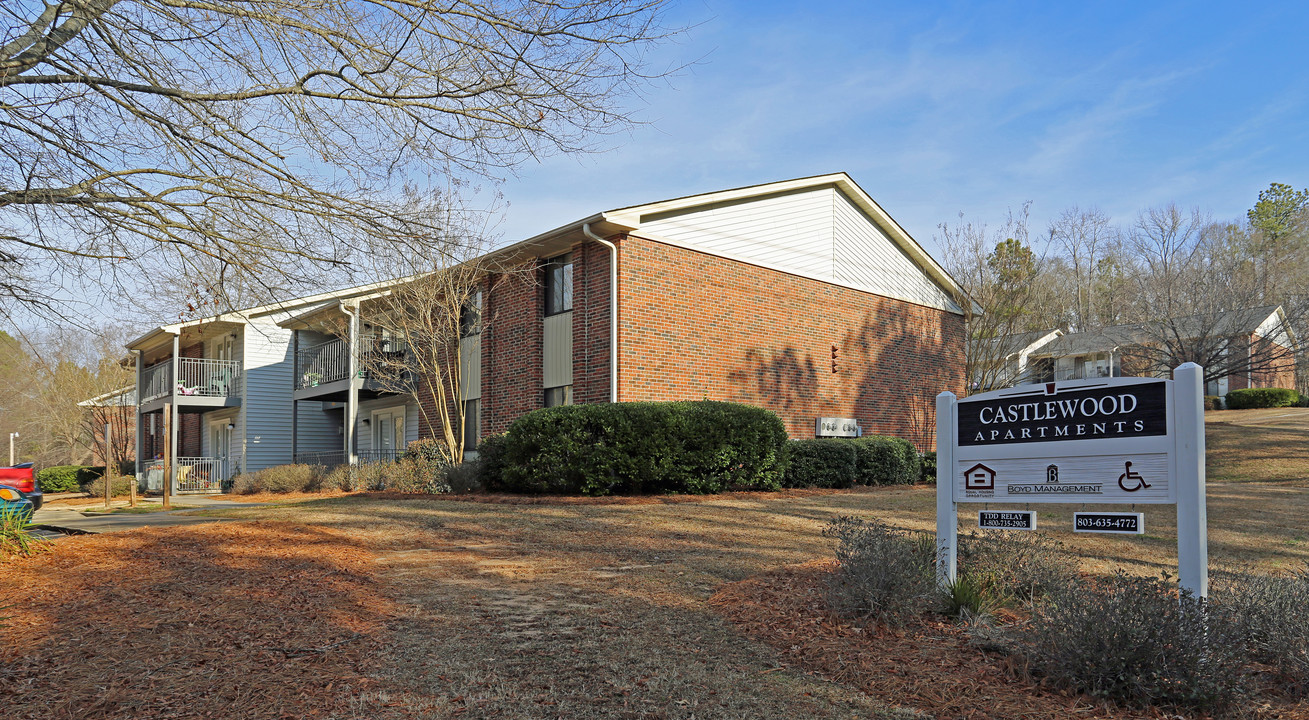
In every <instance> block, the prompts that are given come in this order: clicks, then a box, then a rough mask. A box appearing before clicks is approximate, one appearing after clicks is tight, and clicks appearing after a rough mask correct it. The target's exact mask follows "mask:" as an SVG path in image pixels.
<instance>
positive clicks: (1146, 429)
mask: <svg viewBox="0 0 1309 720" xmlns="http://www.w3.org/2000/svg"><path fill="white" fill-rule="evenodd" d="M1165 407H1166V406H1165V398H1164V384H1163V383H1162V382H1159V383H1143V384H1140V385H1135V386H1127V387H1122V386H1118V387H1113V386H1111V387H1101V388H1089V389H1085V390H1074V391H1069V392H1061V393H1058V394H1057V395H1044V394H1033V395H1030V396H1027V397H1005V398H992V399H989V400H980V401H976V402H970V401H968V400H966V399H965V400H961V401H959V445H961V446H963V447H967V446H971V445H1003V444H1011V443H1036V442H1054V441H1058V440H1086V439H1090V438H1127V437H1149V436H1155V435H1165V434H1167V432H1168V427H1167V414H1166V412H1165Z"/></svg>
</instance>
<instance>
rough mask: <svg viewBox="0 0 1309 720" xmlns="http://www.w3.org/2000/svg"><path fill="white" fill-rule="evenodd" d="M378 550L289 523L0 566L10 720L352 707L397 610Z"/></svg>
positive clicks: (232, 527) (219, 529) (79, 541)
mask: <svg viewBox="0 0 1309 720" xmlns="http://www.w3.org/2000/svg"><path fill="white" fill-rule="evenodd" d="M375 556H376V555H375V554H374V553H372V552H370V551H369V550H368V549H367V548H366V547H362V546H360V544H359V543H358V542H357V541H355V540H352V539H351V538H350V537H348V536H345V535H343V534H340V533H335V532H332V531H330V530H323V529H320V528H309V527H305V526H299V525H292V524H286V523H240V524H237V523H232V524H226V523H224V524H213V525H200V526H193V527H187V528H146V529H142V530H138V531H133V532H127V533H116V534H113V535H92V536H83V537H71V538H66V539H62V540H60V541H59V542H57V543H55V544H53V546H52V547H51V548H50V549H49V552H47V553H43V554H40V555H38V556H36V557H32V558H26V559H18V558H11V559H9V560H8V561H6V562H4V563H0V607H3V608H5V609H4V610H0V618H4V619H3V620H0V707H3V708H4V710H3V712H0V715H3V716H4V717H6V718H42V719H43V720H62V719H64V718H145V717H149V718H207V717H214V718H314V717H322V716H326V715H349V714H351V713H350V712H349V706H350V698H351V697H352V695H354V694H355V693H357V692H359V691H360V690H361V689H363V688H366V687H368V686H369V685H370V684H371V682H372V681H370V680H368V679H367V678H366V677H365V670H364V668H365V666H366V664H367V658H368V657H369V655H371V654H372V653H373V652H375V650H376V647H377V644H378V643H379V642H381V641H382V640H383V638H384V633H385V624H386V622H387V620H388V619H389V618H390V617H394V607H393V606H392V605H391V604H390V603H389V602H388V601H387V600H386V599H385V596H384V594H383V593H382V592H381V588H380V586H379V585H378V583H377V582H375V581H374V580H373V577H372V574H371V573H372V566H373V565H374V564H375V563H374V562H373V558H374V557H375Z"/></svg>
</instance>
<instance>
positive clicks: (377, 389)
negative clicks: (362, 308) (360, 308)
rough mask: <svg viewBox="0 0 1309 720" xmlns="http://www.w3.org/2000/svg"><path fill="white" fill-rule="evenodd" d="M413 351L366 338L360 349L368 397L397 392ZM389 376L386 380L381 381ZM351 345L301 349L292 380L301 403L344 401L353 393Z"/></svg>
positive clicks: (335, 343)
mask: <svg viewBox="0 0 1309 720" xmlns="http://www.w3.org/2000/svg"><path fill="white" fill-rule="evenodd" d="M408 354H409V348H408V345H407V344H405V342H404V341H402V340H394V339H382V338H370V337H364V338H361V339H360V341H359V347H358V349H357V355H358V362H357V363H356V365H355V367H357V368H358V371H359V377H360V379H361V380H363V383H362V384H361V387H360V389H361V390H364V391H366V392H365V396H375V395H377V394H380V393H386V392H397V391H398V388H397V387H396V386H397V384H400V382H402V381H403V378H404V377H405V376H406V363H407V359H408ZM381 376H385V378H383V377H381ZM349 381H350V344H349V343H348V342H347V341H345V340H342V339H336V340H328V341H327V342H324V343H319V344H317V345H311V346H309V347H305V348H301V349H300V350H298V351H297V352H296V354H295V374H294V375H293V376H292V382H293V384H294V391H295V398H296V399H297V400H308V399H313V400H327V401H342V400H344V399H345V393H346V391H347V390H348V389H349Z"/></svg>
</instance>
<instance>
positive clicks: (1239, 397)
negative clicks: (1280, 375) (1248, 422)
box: [1227, 388, 1300, 410]
mask: <svg viewBox="0 0 1309 720" xmlns="http://www.w3.org/2000/svg"><path fill="white" fill-rule="evenodd" d="M1299 401H1300V393H1298V392H1296V391H1295V390H1293V389H1291V388H1245V389H1243V390H1233V391H1231V392H1229V393H1227V409H1228V410H1248V409H1251V408H1275V407H1290V406H1292V405H1295V404H1296V403H1298V402H1299Z"/></svg>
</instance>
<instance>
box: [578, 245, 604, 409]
mask: <svg viewBox="0 0 1309 720" xmlns="http://www.w3.org/2000/svg"><path fill="white" fill-rule="evenodd" d="M609 307H610V306H609V248H607V247H605V246H604V245H601V244H600V243H597V242H588V243H582V244H579V245H575V246H573V402H575V403H577V404H579V405H580V404H583V403H599V402H609V400H610V390H609V379H610V372H609V358H610V352H609V341H610V325H609Z"/></svg>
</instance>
